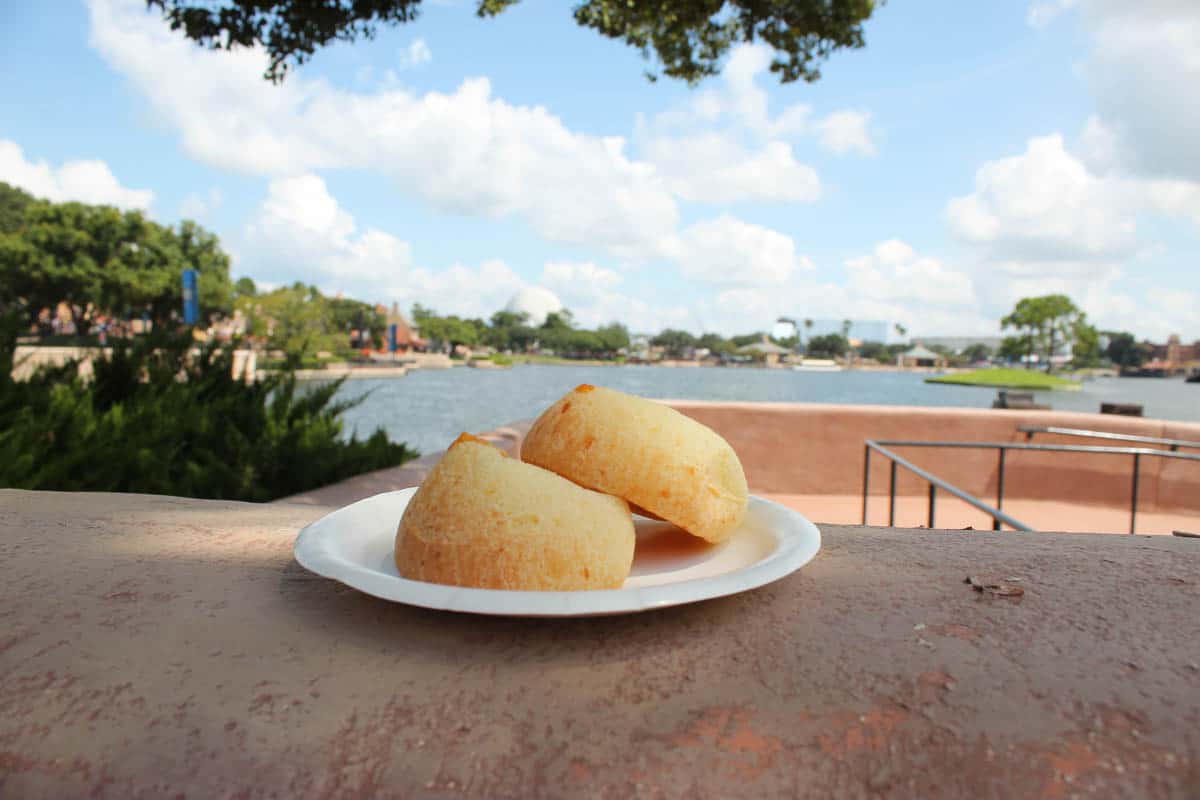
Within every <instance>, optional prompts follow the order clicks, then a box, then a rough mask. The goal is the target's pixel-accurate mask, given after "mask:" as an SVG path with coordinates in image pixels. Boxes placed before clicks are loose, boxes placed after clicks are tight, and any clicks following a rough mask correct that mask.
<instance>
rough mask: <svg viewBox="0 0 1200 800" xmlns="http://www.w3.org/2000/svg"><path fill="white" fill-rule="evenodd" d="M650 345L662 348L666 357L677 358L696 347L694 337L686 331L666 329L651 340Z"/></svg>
mask: <svg viewBox="0 0 1200 800" xmlns="http://www.w3.org/2000/svg"><path fill="white" fill-rule="evenodd" d="M650 344H652V345H654V346H655V347H662V348H664V349H665V350H666V351H667V354H668V355H671V356H675V357H679V356H682V355H683V354H684V351H686V350H688V349H689V348H692V347H695V346H696V337H695V336H693V335H692V334H691V333H689V332H687V331H682V330H676V329H674V328H666V329H664V330H663V331H661V332H660V333H659V334H658V335H657V336H655V337H654V338H653V339H651V340H650Z"/></svg>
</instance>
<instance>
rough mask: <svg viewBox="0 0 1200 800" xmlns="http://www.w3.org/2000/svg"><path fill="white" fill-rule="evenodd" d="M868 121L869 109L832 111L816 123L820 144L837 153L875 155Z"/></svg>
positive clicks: (869, 118) (869, 116) (869, 119)
mask: <svg viewBox="0 0 1200 800" xmlns="http://www.w3.org/2000/svg"><path fill="white" fill-rule="evenodd" d="M870 121H871V113H870V112H869V111H849V110H846V111H835V112H833V113H832V114H830V115H829V116H827V117H825V118H824V119H822V120H820V121H819V122H817V124H816V129H817V131H818V133H819V135H820V137H821V146H822V147H824V148H825V149H826V150H829V151H830V152H832V153H836V154H837V155H845V154H846V153H858V154H859V155H864V156H873V155H875V143H874V142H873V141H871V132H870V131H869V130H868V129H867V125H868V123H870Z"/></svg>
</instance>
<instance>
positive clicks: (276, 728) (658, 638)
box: [0, 491, 1200, 798]
mask: <svg viewBox="0 0 1200 800" xmlns="http://www.w3.org/2000/svg"><path fill="white" fill-rule="evenodd" d="M324 511H325V509H322V508H317V507H304V506H290V505H278V504H275V505H266V506H257V505H247V504H236V503H220V502H205V501H194V500H182V499H177V498H165V497H145V496H130V495H120V496H117V495H98V494H57V493H40V492H38V493H33V492H18V491H2V492H0V568H2V570H3V581H2V582H0V797H5V798H7V797H14V798H17V797H19V798H38V797H88V796H94V797H114V798H127V797H329V798H339V797H389V796H395V797H424V796H430V797H433V796H439V797H452V796H459V795H461V796H466V797H486V798H493V797H573V796H578V797H613V798H625V797H678V796H688V797H737V796H744V797H755V798H758V797H794V796H812V797H829V796H837V797H874V796H903V797H920V796H923V797H933V796H938V797H956V798H959V797H1033V796H1046V797H1073V796H1104V797H1196V796H1198V795H1200V614H1197V608H1198V607H1200V543H1198V542H1197V541H1196V540H1193V539H1182V538H1173V537H1154V538H1149V537H1115V536H1093V535H1088V534H1072V535H1056V534H1033V535H1022V534H1015V533H1006V534H994V533H990V532H988V533H982V532H945V531H915V530H889V529H881V528H868V529H863V528H851V527H835V526H826V527H825V528H824V529H823V532H824V535H825V546H824V549H823V550H822V552H821V554H820V555H819V556H818V557H817V558H816V560H814V561H813V562H812V563H811V564H809V565H808V566H806V567H805V568H804V569H802V570H800V571H799V572H797V573H795V574H794V575H792V576H790V577H788V578H785V579H783V580H781V581H778V582H777V583H775V584H772V585H770V586H767V587H764V588H762V589H759V590H756V591H752V592H748V593H744V594H741V595H737V596H734V597H729V598H724V599H720V600H714V601H710V602H706V603H700V604H695V605H691V606H685V607H680V608H674V609H667V610H663V611H657V612H652V613H647V614H641V615H633V616H623V617H610V618H599V619H578V620H512V619H498V618H497V619H492V618H484V617H472V616H465V615H463V616H460V615H454V614H447V613H441V612H432V611H424V610H420V609H415V608H408V607H405V606H402V605H398V604H393V603H388V602H384V601H381V600H376V599H373V598H371V597H367V596H365V595H362V594H359V593H357V592H355V591H353V590H350V589H348V588H345V587H343V586H340V585H339V584H336V583H333V582H331V581H328V580H325V579H322V578H317V577H315V576H312V575H310V574H308V573H307V572H305V571H304V570H302V569H301V568H300V567H298V566H297V565H296V564H295V563H294V562H293V561H292V559H291V545H292V541H293V539H294V536H295V534H296V532H297V530H298V529H299V528H300V527H301V526H303V525H304V524H306V523H307V522H310V521H312V520H314V519H316V518H317V517H319V516H320V515H321V514H322V513H324ZM968 575H977V576H980V577H982V578H985V579H994V580H998V581H1000V582H1004V583H1007V584H1009V585H1011V586H1020V587H1022V588H1023V589H1024V594H1023V595H1022V596H1020V597H1000V596H995V595H993V594H991V593H989V592H979V591H976V590H975V589H974V588H973V587H972V586H971V585H969V584H965V583H964V582H963V580H964V578H966V577H967V576H968ZM985 582H986V581H985Z"/></svg>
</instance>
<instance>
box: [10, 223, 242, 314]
mask: <svg viewBox="0 0 1200 800" xmlns="http://www.w3.org/2000/svg"><path fill="white" fill-rule="evenodd" d="M186 268H191V269H196V270H198V271H199V273H200V281H199V288H200V307H201V311H202V313H204V314H206V315H212V314H224V313H228V312H229V311H230V310H231V308H232V303H233V292H232V286H231V284H230V281H229V256H228V255H227V254H226V253H225V252H224V251H223V250H221V247H220V243H219V242H218V240H217V237H216V236H214V235H213V234H211V233H209V232H208V231H206V230H204V229H203V228H201V227H200V226H198V225H196V224H195V223H192V222H184V223H182V224H181V225H180V226H179V228H178V229H176V228H172V227H167V226H164V225H159V224H158V223H155V222H153V221H151V220H149V219H147V218H146V217H145V215H143V214H142V213H141V212H140V211H120V210H118V209H116V208H112V207H111V206H92V205H87V204H84V203H51V202H48V201H45V200H34V201H32V202H30V203H28V204H27V205H26V206H25V209H24V221H23V223H22V224H21V226H20V228H19V229H17V230H15V231H11V232H6V233H0V304H4V305H6V306H10V307H17V308H20V309H22V310H23V311H24V312H25V313H26V314H27V315H29V317H30V318H33V317H36V315H37V313H38V311H39V310H40V309H42V308H44V307H49V308H53V307H54V306H56V305H57V304H58V303H59V302H64V301H65V302H66V303H68V304H69V305H70V306H71V307H72V308H79V309H81V310H82V312H83V316H84V318H85V320H86V319H88V318H91V317H92V316H94V315H95V314H98V313H103V314H115V315H126V314H130V315H138V316H140V315H142V314H143V313H145V314H148V315H149V316H150V317H151V318H152V319H153V320H155V321H156V322H164V321H166V320H168V319H170V318H171V317H172V316H173V315H175V314H177V313H178V312H179V310H180V305H181V297H182V292H183V280H182V274H183V270H184V269H186Z"/></svg>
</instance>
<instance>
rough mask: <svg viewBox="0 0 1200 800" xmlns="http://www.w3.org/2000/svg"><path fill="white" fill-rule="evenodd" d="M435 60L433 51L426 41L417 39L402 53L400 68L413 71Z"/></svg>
mask: <svg viewBox="0 0 1200 800" xmlns="http://www.w3.org/2000/svg"><path fill="white" fill-rule="evenodd" d="M432 60H433V51H432V50H430V49H429V45H427V44H426V43H425V40H424V39H421V38H417V39H414V40H413V41H412V43H411V44H409V46H408V47H406V48H404V49H403V50H401V51H400V68H401V69H412V68H413V67H419V66H421V65H422V64H428V63H429V62H430V61H432Z"/></svg>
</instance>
